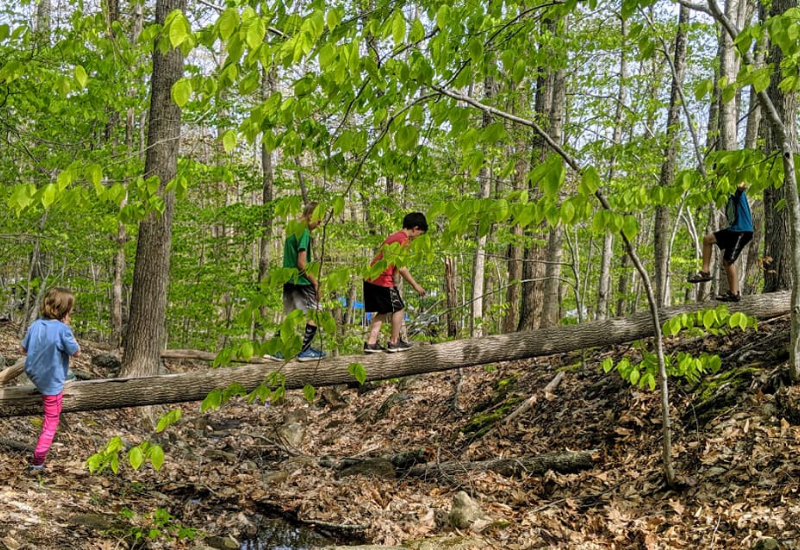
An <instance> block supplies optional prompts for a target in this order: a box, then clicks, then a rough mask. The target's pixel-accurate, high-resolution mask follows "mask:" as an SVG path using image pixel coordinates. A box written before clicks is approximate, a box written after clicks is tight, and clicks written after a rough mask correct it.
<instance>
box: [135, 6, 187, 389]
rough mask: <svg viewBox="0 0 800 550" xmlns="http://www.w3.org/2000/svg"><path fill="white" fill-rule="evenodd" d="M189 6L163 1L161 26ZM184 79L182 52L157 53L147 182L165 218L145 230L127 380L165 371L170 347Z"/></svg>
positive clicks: (146, 223) (153, 217) (155, 218)
mask: <svg viewBox="0 0 800 550" xmlns="http://www.w3.org/2000/svg"><path fill="white" fill-rule="evenodd" d="M185 8H186V1H185V0H158V2H157V3H156V23H158V24H162V25H163V24H164V20H165V18H166V16H167V15H168V14H169V13H171V12H172V11H173V10H176V9H180V10H181V11H183V10H185ZM182 74H183V54H182V53H181V50H180V49H179V48H176V49H172V50H170V51H168V52H167V53H165V54H162V53H161V50H160V48H159V47H158V45H157V44H156V45H154V47H153V77H152V82H151V98H150V119H149V129H148V134H147V142H148V147H147V153H146V157H145V174H144V175H145V177H146V178H147V177H152V176H156V177H158V178H159V180H160V183H159V194H160V195H161V196H162V197H163V200H164V211H163V213H162V214H161V215H159V214H158V213H156V212H151V213H150V214H149V215H148V217H147V218H146V219H145V220H143V221H142V222H141V223H140V224H139V238H138V242H137V246H136V266H135V268H134V273H133V290H132V293H131V307H130V320H129V322H128V331H127V334H126V338H125V355H124V357H123V360H122V371H121V372H122V374H123V376H147V375H153V374H156V373H157V372H158V371H159V351H160V348H161V346H162V343H163V341H164V333H165V326H164V318H165V311H166V304H167V276H168V273H169V252H170V246H171V243H172V215H173V207H174V199H175V194H174V192H172V191H170V192H166V191H165V187H166V185H167V184H168V183H169V182H170V181H172V180H173V179H174V178H175V175H176V172H177V163H178V147H179V143H180V131H181V110H180V108H179V107H178V106H177V105H176V104H175V103H174V102H173V101H172V98H171V97H170V93H171V90H172V86H173V85H174V84H175V82H177V81H178V79H180V78H181V76H182Z"/></svg>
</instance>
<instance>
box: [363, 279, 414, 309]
mask: <svg viewBox="0 0 800 550" xmlns="http://www.w3.org/2000/svg"><path fill="white" fill-rule="evenodd" d="M405 308H406V305H405V304H404V303H403V298H402V296H400V291H399V290H397V287H393V286H379V285H373V284H372V283H368V282H367V281H364V311H365V312H367V313H379V314H380V313H394V312H395V311H400V310H402V309H405Z"/></svg>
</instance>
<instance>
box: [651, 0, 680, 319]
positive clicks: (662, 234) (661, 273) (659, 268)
mask: <svg viewBox="0 0 800 550" xmlns="http://www.w3.org/2000/svg"><path fill="white" fill-rule="evenodd" d="M688 24H689V8H687V7H686V6H681V7H680V11H679V13H678V32H677V34H676V35H675V54H674V55H675V57H674V60H673V63H672V66H673V67H674V74H673V78H672V86H671V91H670V98H669V109H668V110H667V131H666V139H667V144H666V148H665V150H664V162H663V163H662V164H661V174H660V176H659V179H658V184H659V185H660V186H661V187H662V188H666V187H670V186H671V185H672V184H673V182H674V181H675V164H676V157H677V154H678V136H679V133H680V121H681V117H680V114H681V113H680V110H681V104H680V101H681V86H683V73H684V72H685V68H686V32H685V29H686V26H687V25H688ZM672 224H673V222H672V215H671V212H670V207H669V206H664V205H657V206H656V213H655V226H654V228H653V248H654V254H655V286H656V300H658V305H659V306H661V307H664V306H665V305H667V304H668V303H669V302H670V300H671V296H670V289H669V265H670V261H669V260H670V236H671V233H672Z"/></svg>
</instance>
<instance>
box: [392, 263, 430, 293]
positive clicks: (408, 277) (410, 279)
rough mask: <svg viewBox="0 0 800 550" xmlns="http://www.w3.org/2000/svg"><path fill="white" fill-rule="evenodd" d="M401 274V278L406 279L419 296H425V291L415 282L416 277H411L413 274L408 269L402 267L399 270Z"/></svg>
mask: <svg viewBox="0 0 800 550" xmlns="http://www.w3.org/2000/svg"><path fill="white" fill-rule="evenodd" d="M397 271H398V273H400V276H401V277H403V279H405V280H406V281H407V282H408V284H410V285H411V287H412V288H413V289H414V290H416V291H417V294H419V295H420V296H425V289H424V288H422V287H421V286H420V285H419V283H418V282H417V281H415V280H414V277H412V276H411V272H410V271H409V270H408V268H407V267H401V268H400V269H398V270H397Z"/></svg>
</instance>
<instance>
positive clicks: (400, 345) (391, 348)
mask: <svg viewBox="0 0 800 550" xmlns="http://www.w3.org/2000/svg"><path fill="white" fill-rule="evenodd" d="M412 347H414V346H412V345H411V344H409V343H408V342H405V341H403V340H398V341H397V343H396V344H392V343H391V342H389V345H387V346H386V351H387V352H389V353H397V352H398V351H408V350H410V349H411V348H412Z"/></svg>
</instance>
